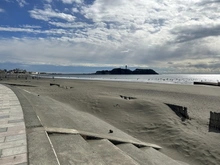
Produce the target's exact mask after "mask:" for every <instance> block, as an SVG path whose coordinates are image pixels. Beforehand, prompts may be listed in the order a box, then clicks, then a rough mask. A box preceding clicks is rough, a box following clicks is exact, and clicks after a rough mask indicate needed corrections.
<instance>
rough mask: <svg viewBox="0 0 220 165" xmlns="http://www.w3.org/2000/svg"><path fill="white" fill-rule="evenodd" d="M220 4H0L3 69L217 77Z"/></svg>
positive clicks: (62, 0)
mask: <svg viewBox="0 0 220 165" xmlns="http://www.w3.org/2000/svg"><path fill="white" fill-rule="evenodd" d="M219 35H220V0H184V1H183V0H175V1H174V0H0V69H3V68H4V69H12V68H16V67H18V68H21V69H28V70H32V71H48V72H73V73H74V72H91V71H94V70H95V69H98V70H102V69H110V68H115V67H124V66H125V65H128V68H151V69H154V70H156V71H157V72H159V73H219V72H220V60H219V59H220V46H219V45H220V36H219Z"/></svg>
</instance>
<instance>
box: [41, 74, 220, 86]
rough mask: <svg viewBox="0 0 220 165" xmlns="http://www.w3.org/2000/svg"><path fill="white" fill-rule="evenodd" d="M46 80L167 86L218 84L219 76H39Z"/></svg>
mask: <svg viewBox="0 0 220 165" xmlns="http://www.w3.org/2000/svg"><path fill="white" fill-rule="evenodd" d="M41 77H47V78H53V77H54V78H64V79H82V80H108V81H129V82H150V83H167V84H187V85H193V82H195V81H197V82H214V83H217V82H220V74H160V75H92V74H55V75H41Z"/></svg>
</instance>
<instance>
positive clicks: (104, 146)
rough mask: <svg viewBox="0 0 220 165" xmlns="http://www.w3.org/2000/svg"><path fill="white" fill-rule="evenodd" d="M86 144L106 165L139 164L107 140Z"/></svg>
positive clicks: (89, 141) (91, 141)
mask: <svg viewBox="0 0 220 165" xmlns="http://www.w3.org/2000/svg"><path fill="white" fill-rule="evenodd" d="M87 142H88V143H89V144H90V145H91V147H92V148H93V149H94V150H95V151H96V152H97V153H98V154H99V155H100V156H101V157H102V158H103V160H104V161H105V162H106V164H108V165H119V164H120V165H138V164H139V163H137V162H136V161H135V160H133V159H132V158H131V157H130V156H128V155H127V154H125V153H124V152H123V151H121V150H120V149H119V148H118V147H116V146H115V145H114V144H113V143H111V142H110V141H109V140H107V139H102V140H88V141H87Z"/></svg>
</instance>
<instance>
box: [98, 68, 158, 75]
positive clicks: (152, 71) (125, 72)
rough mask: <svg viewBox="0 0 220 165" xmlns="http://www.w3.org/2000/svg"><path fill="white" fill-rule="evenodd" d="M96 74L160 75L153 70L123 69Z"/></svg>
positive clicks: (102, 71)
mask: <svg viewBox="0 0 220 165" xmlns="http://www.w3.org/2000/svg"><path fill="white" fill-rule="evenodd" d="M95 74H158V73H157V72H155V71H154V70H153V69H135V70H133V71H132V70H130V69H127V68H125V69H123V68H114V69H112V70H101V71H97V72H96V73H95Z"/></svg>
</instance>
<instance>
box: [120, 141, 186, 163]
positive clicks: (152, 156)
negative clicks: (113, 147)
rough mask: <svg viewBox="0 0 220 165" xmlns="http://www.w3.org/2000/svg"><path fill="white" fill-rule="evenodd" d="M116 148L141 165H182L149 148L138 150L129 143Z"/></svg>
mask: <svg viewBox="0 0 220 165" xmlns="http://www.w3.org/2000/svg"><path fill="white" fill-rule="evenodd" d="M117 147H118V148H120V149H121V150H122V151H123V152H125V153H126V154H128V155H129V156H130V157H131V158H133V159H134V160H135V161H137V162H138V163H139V164H141V165H161V164H163V165H182V164H181V163H180V162H178V161H175V160H173V159H171V158H170V157H168V156H166V155H164V154H162V153H161V152H159V151H157V150H155V149H153V148H151V147H144V148H142V149H140V148H137V147H136V146H134V145H133V144H129V143H124V144H119V145H117Z"/></svg>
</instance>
